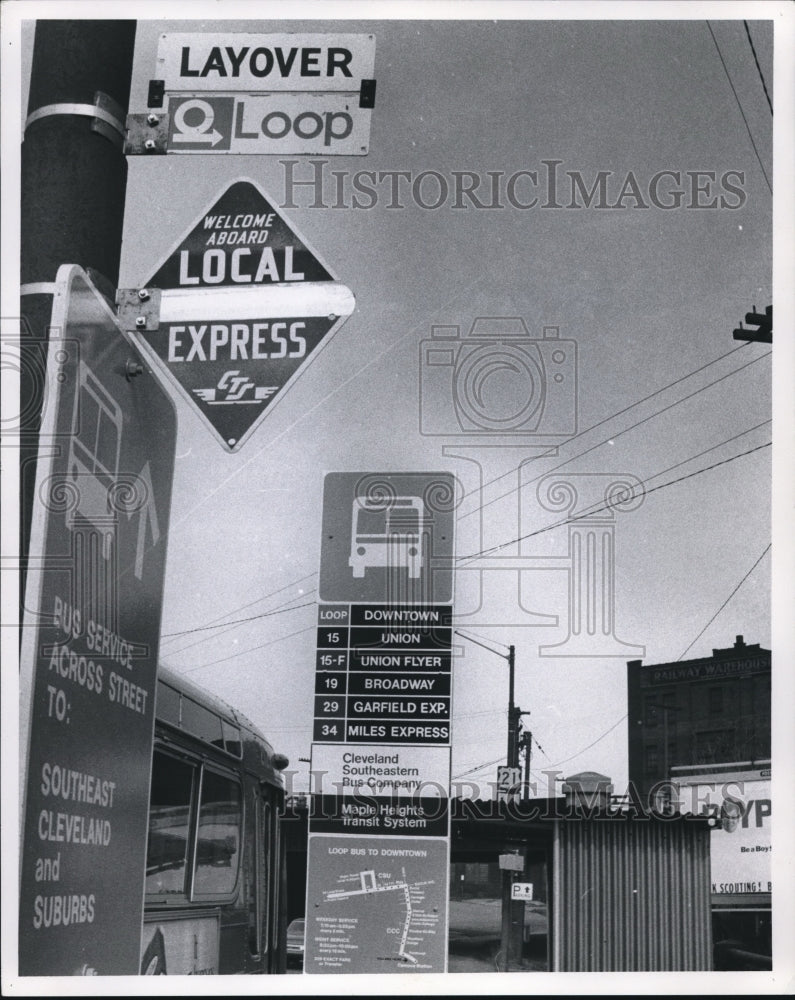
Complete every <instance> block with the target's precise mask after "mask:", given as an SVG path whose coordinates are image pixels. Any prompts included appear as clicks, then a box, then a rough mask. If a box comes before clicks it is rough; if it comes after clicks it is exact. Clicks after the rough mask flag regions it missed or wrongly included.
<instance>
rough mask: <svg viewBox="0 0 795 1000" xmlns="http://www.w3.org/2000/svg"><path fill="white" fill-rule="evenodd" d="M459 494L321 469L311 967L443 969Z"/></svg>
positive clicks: (430, 477) (396, 477) (428, 479)
mask: <svg viewBox="0 0 795 1000" xmlns="http://www.w3.org/2000/svg"><path fill="white" fill-rule="evenodd" d="M454 506H455V481H454V479H453V477H452V476H451V475H449V474H447V473H434V474H430V473H384V474H370V475H363V474H359V473H329V474H328V475H327V476H326V480H325V491H324V501H323V542H322V548H321V571H320V584H319V592H320V597H321V602H323V603H321V604H320V606H319V609H318V633H317V636H318V638H317V645H318V651H317V670H316V674H315V678H316V681H315V684H316V686H315V729H314V742H313V747H312V775H313V778H314V781H315V787H314V794H313V798H312V812H311V814H310V821H309V860H308V874H307V906H306V914H307V921H306V947H305V956H306V957H305V961H304V969H305V971H307V972H318V973H322V972H367V973H372V972H375V973H388V972H392V973H400V972H444V971H446V967H447V901H448V882H449V861H450V815H449V796H450V723H451V633H452V628H451V625H452V603H451V602H452V556H453V524H454ZM325 602H333V603H325Z"/></svg>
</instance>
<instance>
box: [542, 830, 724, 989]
mask: <svg viewBox="0 0 795 1000" xmlns="http://www.w3.org/2000/svg"><path fill="white" fill-rule="evenodd" d="M709 836H710V831H709V827H708V826H707V825H706V824H703V823H694V822H688V821H683V820H676V821H670V822H666V821H663V820H659V819H648V820H641V819H627V818H620V819H590V820H572V819H567V820H562V821H558V822H557V823H556V833H555V850H554V871H553V886H554V916H553V919H554V942H553V955H554V969H555V971H558V972H588V971H599V972H651V971H685V970H688V971H689V970H702V971H703V970H709V969H711V968H712V931H711V915H710V882H709V877H710V876H709Z"/></svg>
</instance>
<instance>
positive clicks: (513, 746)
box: [507, 646, 519, 767]
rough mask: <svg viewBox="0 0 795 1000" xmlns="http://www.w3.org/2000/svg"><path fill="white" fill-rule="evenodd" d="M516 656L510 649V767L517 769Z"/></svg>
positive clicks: (509, 648) (511, 647)
mask: <svg viewBox="0 0 795 1000" xmlns="http://www.w3.org/2000/svg"><path fill="white" fill-rule="evenodd" d="M514 654H515V649H514V647H513V646H509V647H508V756H507V764H508V767H517V766H518V764H519V755H518V746H517V743H516V708H515V706H514V703H513V699H514V665H515V661H514Z"/></svg>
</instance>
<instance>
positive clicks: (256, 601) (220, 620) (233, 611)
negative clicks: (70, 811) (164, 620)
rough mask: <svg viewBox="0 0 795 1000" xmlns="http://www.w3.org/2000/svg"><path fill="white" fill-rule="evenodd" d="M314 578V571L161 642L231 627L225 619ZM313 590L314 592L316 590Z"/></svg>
mask: <svg viewBox="0 0 795 1000" xmlns="http://www.w3.org/2000/svg"><path fill="white" fill-rule="evenodd" d="M312 576H317V572H316V571H314V572H312V573H306V574H305V575H304V576H302V577H299V578H298V579H297V580H293V581H292V583H286V584H285V585H284V586H283V587H278V588H277V589H276V590H272V591H271V592H270V593H269V594H263V595H262V597H257V598H255V599H254V600H253V601H248V602H247V603H246V604H241V605H239V606H238V607H236V608H232V609H231V610H230V611H225V612H224V613H223V614H222V615H219V616H218V617H217V618H213V619H212V621H210V622H207V624H206V625H203V626H199V627H197V628H189V629H184V630H183V631H181V632H164V633H163V635H161V636H160V638H161V640H162V639H171V638H176V637H177V636H180V635H187V634H188V633H189V632H197V631H200V629H201V628H208V627H210V626H212V625H215V624H216V623H217V624H218V627H219V628H221V627H222V626H223V625H230V624H232V623H231V622H228V621H225V619H228V618H229V616H230V615H234V614H237V613H238V612H240V611H245V610H246V608H251V607H253V606H254V605H255V604H259V603H260V602H261V601H267V600H269V599H270V598H271V597H275V596H276V595H277V594H281V592H282V591H283V590H289V588H290V587H296V586H298V584H299V583H303V582H304V580H308V579H309V578H310V577H312ZM312 589H313V590H314V588H312ZM299 596H300V597H303V596H304V595H303V594H300V595H299ZM292 600H296V598H292Z"/></svg>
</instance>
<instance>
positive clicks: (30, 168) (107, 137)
mask: <svg viewBox="0 0 795 1000" xmlns="http://www.w3.org/2000/svg"><path fill="white" fill-rule="evenodd" d="M135 24H136V22H135V21H129V20H116V21H114V20H106V21H85V20H80V19H76V20H71V21H57V20H53V21H51V20H40V21H37V23H36V32H35V36H34V43H33V60H32V64H31V75H30V96H29V100H28V118H27V122H26V124H25V135H24V142H23V143H22V158H21V167H22V177H21V180H22V189H21V270H20V276H21V282H22V305H21V315H22V322H21V330H20V353H21V376H20V428H19V432H20V487H21V492H22V496H21V498H20V519H21V524H20V553H21V555H22V569H23V572H22V573H21V574H20V576H21V579H20V583H21V585H22V586H23V588H24V575H25V574H24V568H25V562H24V560H25V558H26V557H27V552H28V544H29V538H30V511H31V508H32V502H33V489H34V481H35V466H36V456H37V451H38V431H39V421H40V418H41V406H42V372H43V366H44V361H45V359H46V354H47V342H48V338H49V324H50V321H51V316H52V292H51V291H48V290H47V285H48V283H50V282H52V281H54V280H55V277H56V274H57V272H58V268H59V267H60V266H61V264H79V265H80V266H81V267H82V268H84V269H86V270H93V271H95V272H97V273H98V274H99V275H101V277H104V278H105V279H107V285H108V290H109V292H111V294H113V293H114V292H115V289H116V286H117V285H118V279H119V261H120V257H121V242H122V226H123V220H124V198H125V192H126V186H127V162H126V160H125V157H124V151H123V143H124V131H125V118H126V114H127V108H128V104H129V99H130V84H131V81H132V66H133V53H134V49H135ZM94 276H96V275H94ZM22 593H24V589H23V591H22Z"/></svg>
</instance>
